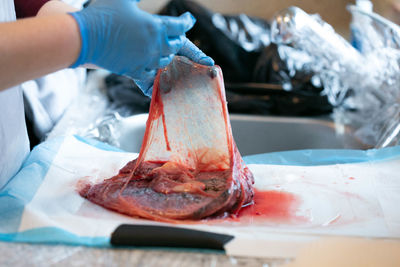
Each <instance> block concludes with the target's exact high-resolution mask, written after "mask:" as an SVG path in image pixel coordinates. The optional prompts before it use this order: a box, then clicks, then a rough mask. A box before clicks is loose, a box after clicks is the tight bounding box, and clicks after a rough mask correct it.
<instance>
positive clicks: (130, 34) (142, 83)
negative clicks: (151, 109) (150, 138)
mask: <svg viewBox="0 0 400 267" xmlns="http://www.w3.org/2000/svg"><path fill="white" fill-rule="evenodd" d="M71 15H72V16H73V17H74V18H75V20H76V21H77V23H78V26H79V29H80V33H81V38H82V47H81V51H80V54H79V57H78V59H77V61H76V62H75V63H74V64H73V65H72V67H77V66H80V65H83V64H87V63H90V64H94V65H97V66H99V67H102V68H105V69H108V70H110V71H112V72H114V73H117V74H120V75H125V76H128V77H130V78H132V79H134V80H135V81H136V82H137V83H138V85H139V87H140V88H141V89H142V91H143V92H144V93H145V94H146V95H151V89H152V85H153V82H154V77H155V75H156V72H157V70H158V69H159V68H163V67H165V66H167V65H168V64H169V63H170V62H171V60H172V58H173V57H174V55H175V54H177V53H178V54H181V55H183V56H187V57H189V58H190V59H191V60H193V61H195V62H198V63H200V64H206V65H213V64H214V61H213V60H212V59H211V58H210V57H207V56H206V55H205V54H204V53H203V52H201V51H200V50H199V49H198V48H197V47H196V46H195V45H194V44H193V43H191V42H190V41H189V40H188V39H187V38H186V37H185V33H186V32H187V31H188V30H189V29H191V28H192V27H193V25H194V23H195V19H194V17H193V16H192V15H191V14H190V13H189V12H187V13H185V14H183V15H181V16H180V17H169V16H158V15H151V14H149V13H147V12H144V11H142V10H141V9H139V8H138V7H137V4H136V1H132V0H95V1H93V2H92V4H91V5H89V6H88V7H87V8H85V9H83V10H82V11H79V12H75V13H71Z"/></svg>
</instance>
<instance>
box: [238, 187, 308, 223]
mask: <svg viewBox="0 0 400 267" xmlns="http://www.w3.org/2000/svg"><path fill="white" fill-rule="evenodd" d="M301 203H302V201H301V199H300V197H299V196H297V195H295V194H293V193H289V192H285V191H275V190H270V191H260V190H257V189H256V190H255V194H254V205H251V206H248V207H245V208H242V209H241V210H240V212H239V214H238V217H248V216H253V217H261V218H263V219H267V220H269V221H274V222H285V223H292V222H304V221H305V220H306V218H305V217H302V216H298V215H296V213H297V211H298V210H299V208H300V205H301Z"/></svg>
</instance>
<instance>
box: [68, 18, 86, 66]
mask: <svg viewBox="0 0 400 267" xmlns="http://www.w3.org/2000/svg"><path fill="white" fill-rule="evenodd" d="M68 14H69V15H71V16H72V17H73V18H74V19H75V21H76V22H77V24H78V28H79V33H80V36H81V50H80V52H79V56H78V58H77V60H76V61H75V63H73V64H72V65H71V66H70V68H76V67H79V66H80V65H83V64H85V63H88V62H86V61H87V54H88V52H87V51H88V47H89V42H88V34H89V33H88V29H87V27H86V26H85V23H84V19H83V16H82V14H81V12H74V13H68Z"/></svg>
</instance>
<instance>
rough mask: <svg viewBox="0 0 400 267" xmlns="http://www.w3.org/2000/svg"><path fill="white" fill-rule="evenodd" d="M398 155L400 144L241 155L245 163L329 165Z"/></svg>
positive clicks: (389, 157)
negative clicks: (359, 148)
mask: <svg viewBox="0 0 400 267" xmlns="http://www.w3.org/2000/svg"><path fill="white" fill-rule="evenodd" d="M396 157H400V146H395V147H387V148H382V149H370V150H351V149H308V150H294V151H283V152H273V153H266V154H257V155H250V156H245V157H243V160H244V162H246V164H273V165H295V166H312V165H331V164H346V163H361V162H367V161H369V162H370V161H380V160H387V159H391V158H396Z"/></svg>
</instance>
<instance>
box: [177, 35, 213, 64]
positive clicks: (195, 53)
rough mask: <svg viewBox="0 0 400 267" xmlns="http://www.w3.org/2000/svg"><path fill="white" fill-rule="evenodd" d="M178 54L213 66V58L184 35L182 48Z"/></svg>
mask: <svg viewBox="0 0 400 267" xmlns="http://www.w3.org/2000/svg"><path fill="white" fill-rule="evenodd" d="M178 55H181V56H185V57H187V58H189V59H190V60H192V61H194V62H196V63H199V64H203V65H207V66H213V65H214V60H213V59H212V58H211V57H209V56H207V55H206V54H204V53H203V51H201V50H200V49H199V48H198V47H197V46H196V45H195V44H194V43H192V42H191V41H190V40H189V39H187V38H186V37H185V40H184V42H183V46H182V48H181V49H180V50H179V51H178Z"/></svg>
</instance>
